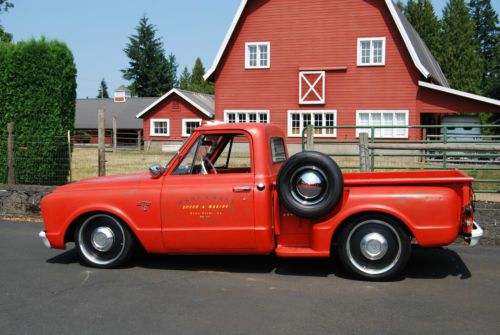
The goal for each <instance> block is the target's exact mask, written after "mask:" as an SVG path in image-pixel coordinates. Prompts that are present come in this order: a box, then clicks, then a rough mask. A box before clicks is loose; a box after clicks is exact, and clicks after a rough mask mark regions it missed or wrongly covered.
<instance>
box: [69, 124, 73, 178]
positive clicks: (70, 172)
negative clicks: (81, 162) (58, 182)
mask: <svg viewBox="0 0 500 335" xmlns="http://www.w3.org/2000/svg"><path fill="white" fill-rule="evenodd" d="M68 159H69V182H70V183H71V182H72V181H73V167H72V164H73V159H72V152H71V130H69V129H68Z"/></svg>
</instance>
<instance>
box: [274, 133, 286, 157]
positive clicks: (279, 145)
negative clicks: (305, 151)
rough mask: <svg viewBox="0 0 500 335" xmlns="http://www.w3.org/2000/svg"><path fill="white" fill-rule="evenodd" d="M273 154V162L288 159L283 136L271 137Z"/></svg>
mask: <svg viewBox="0 0 500 335" xmlns="http://www.w3.org/2000/svg"><path fill="white" fill-rule="evenodd" d="M271 154H272V159H273V163H280V162H283V161H286V150H285V142H284V141H283V139H282V138H281V137H273V138H271Z"/></svg>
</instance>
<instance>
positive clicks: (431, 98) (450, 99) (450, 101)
mask: <svg viewBox="0 0 500 335" xmlns="http://www.w3.org/2000/svg"><path fill="white" fill-rule="evenodd" d="M418 103H419V110H420V111H421V112H422V113H446V112H449V111H453V112H456V113H476V112H483V113H500V107H498V106H494V105H491V104H487V103H484V102H479V101H474V100H471V99H468V98H464V97H460V96H456V95H451V94H443V93H441V92H438V91H433V90H431V89H428V88H423V87H422V88H420V90H419V93H418Z"/></svg>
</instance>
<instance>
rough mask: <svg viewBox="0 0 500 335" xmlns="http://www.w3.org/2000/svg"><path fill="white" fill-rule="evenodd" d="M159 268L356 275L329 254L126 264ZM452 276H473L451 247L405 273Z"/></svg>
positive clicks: (430, 252)
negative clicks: (322, 255)
mask: <svg viewBox="0 0 500 335" xmlns="http://www.w3.org/2000/svg"><path fill="white" fill-rule="evenodd" d="M47 262H48V263H53V264H74V263H79V259H78V254H77V252H76V250H75V249H70V250H68V251H66V252H64V253H62V254H60V255H58V256H55V257H53V258H51V259H49V260H47ZM134 267H140V268H146V269H155V270H181V271H196V272H221V273H273V272H274V273H275V274H278V275H284V276H310V277H328V276H332V275H333V276H336V277H339V278H345V279H352V276H351V275H350V274H349V273H347V272H346V271H345V270H344V269H343V267H342V266H341V264H340V263H339V261H338V260H337V259H336V260H335V261H334V262H332V261H331V260H330V259H328V258H278V257H276V256H274V255H270V256H198V255H196V256H170V255H150V254H145V253H140V254H139V255H137V256H136V257H135V258H134V259H133V260H132V261H131V262H130V263H129V264H128V265H127V266H125V267H124V268H134ZM449 276H453V277H457V278H459V279H468V278H471V277H472V274H471V273H470V271H469V269H468V268H467V265H466V264H465V263H464V262H463V260H462V258H461V257H460V256H459V255H458V254H457V253H456V252H455V251H454V250H451V249H447V248H431V249H420V248H418V247H415V248H414V249H413V253H412V256H411V258H410V261H409V262H408V265H407V267H406V269H405V271H404V272H403V274H402V275H401V277H399V278H396V279H394V280H393V281H400V280H404V279H406V278H415V279H443V278H446V277H449Z"/></svg>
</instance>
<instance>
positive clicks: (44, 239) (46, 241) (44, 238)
mask: <svg viewBox="0 0 500 335" xmlns="http://www.w3.org/2000/svg"><path fill="white" fill-rule="evenodd" d="M38 237H40V239H41V240H42V242H43V245H44V246H46V247H47V248H49V249H50V248H52V246H51V245H50V241H49V239H48V238H47V234H45V231H44V230H42V231H41V232H39V233H38Z"/></svg>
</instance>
